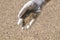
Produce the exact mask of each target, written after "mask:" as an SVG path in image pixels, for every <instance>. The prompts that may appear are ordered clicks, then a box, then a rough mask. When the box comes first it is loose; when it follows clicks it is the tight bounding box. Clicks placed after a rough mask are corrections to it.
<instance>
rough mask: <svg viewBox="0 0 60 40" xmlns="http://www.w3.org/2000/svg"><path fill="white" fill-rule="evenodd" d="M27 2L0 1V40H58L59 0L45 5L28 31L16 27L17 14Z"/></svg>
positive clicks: (18, 0)
mask: <svg viewBox="0 0 60 40" xmlns="http://www.w3.org/2000/svg"><path fill="white" fill-rule="evenodd" d="M27 1H28V0H0V40H60V0H51V1H50V2H49V3H47V4H46V5H45V7H44V8H43V10H42V12H41V14H40V15H39V17H38V18H37V20H36V22H35V23H34V24H33V25H32V27H31V28H30V29H28V30H22V29H21V27H20V26H18V25H17V20H18V18H17V14H18V12H19V10H20V9H21V7H22V6H23V5H24V4H25V3H26V2H27Z"/></svg>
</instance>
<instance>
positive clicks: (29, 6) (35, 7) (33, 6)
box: [18, 0, 44, 29]
mask: <svg viewBox="0 0 60 40" xmlns="http://www.w3.org/2000/svg"><path fill="white" fill-rule="evenodd" d="M34 1H35V2H34ZM37 1H39V2H37ZM43 2H44V1H42V0H31V1H29V2H27V3H26V4H25V5H24V6H23V7H22V9H21V10H20V11H19V14H18V18H19V20H18V25H21V26H23V19H22V18H21V17H22V15H23V14H24V13H25V12H26V11H27V10H35V12H40V11H41V10H40V6H41V4H42V3H43ZM34 20H35V19H32V21H31V22H30V24H29V25H27V28H29V26H31V25H32V23H33V21H34ZM22 29H23V27H22Z"/></svg>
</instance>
